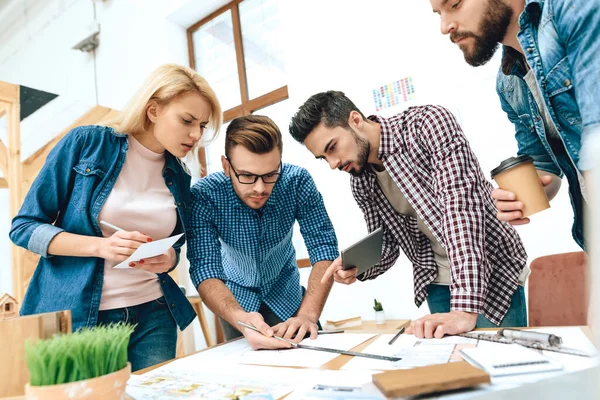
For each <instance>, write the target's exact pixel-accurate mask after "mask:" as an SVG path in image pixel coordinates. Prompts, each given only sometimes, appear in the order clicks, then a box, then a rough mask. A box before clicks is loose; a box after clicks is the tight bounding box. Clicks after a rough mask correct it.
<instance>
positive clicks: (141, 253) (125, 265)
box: [113, 233, 183, 269]
mask: <svg viewBox="0 0 600 400" xmlns="http://www.w3.org/2000/svg"><path fill="white" fill-rule="evenodd" d="M182 236H183V233H181V234H179V235H175V236H171V237H168V238H165V239H160V240H157V241H154V242H150V243H144V244H142V245H141V246H140V247H138V248H137V250H136V251H135V252H134V253H133V254H132V255H130V256H129V258H128V259H127V260H125V261H123V262H121V263H119V264H117V265H115V266H114V267H113V268H119V269H129V268H132V267H130V266H129V263H130V262H134V261H140V260H143V259H145V258H150V257H156V256H159V255H161V254H164V253H166V252H167V250H169V249H170V248H171V247H173V245H174V244H175V243H177V241H178V240H179V238H180V237H182Z"/></svg>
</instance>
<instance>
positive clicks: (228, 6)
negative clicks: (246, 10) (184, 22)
mask: <svg viewBox="0 0 600 400" xmlns="http://www.w3.org/2000/svg"><path fill="white" fill-rule="evenodd" d="M240 2H241V1H239V0H238V1H232V2H231V3H228V4H225V5H224V6H223V7H221V8H219V9H217V10H216V11H214V12H212V13H210V14H209V15H207V16H206V17H204V18H202V19H201V20H200V21H198V22H196V23H195V24H194V25H192V26H190V27H189V28H187V31H188V33H194V32H196V31H197V30H198V29H200V27H201V26H202V25H204V24H206V23H207V22H209V21H212V20H213V19H215V18H217V17H218V16H219V15H221V14H223V13H224V12H226V11H227V10H230V9H231V8H232V7H233V6H234V4H237V3H240Z"/></svg>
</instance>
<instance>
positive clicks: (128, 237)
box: [99, 221, 177, 274]
mask: <svg viewBox="0 0 600 400" xmlns="http://www.w3.org/2000/svg"><path fill="white" fill-rule="evenodd" d="M100 224H102V225H104V226H106V227H108V228H110V229H112V230H114V231H115V233H114V234H113V235H111V236H109V237H107V238H102V239H103V242H102V245H101V247H100V249H99V257H100V258H104V259H105V260H109V261H113V262H115V263H120V262H122V261H125V260H127V259H128V258H129V256H130V255H132V254H133V253H134V252H135V251H136V250H137V248H138V247H140V246H141V245H142V244H144V243H148V242H151V241H152V238H151V237H150V236H147V235H144V234H143V233H140V232H137V231H136V232H128V231H125V230H124V229H121V228H119V227H118V226H115V225H113V224H110V223H108V222H106V221H100ZM176 259H177V257H176V255H175V250H174V249H173V248H170V249H169V251H167V252H166V253H164V254H161V255H159V256H156V257H149V258H146V259H143V260H136V261H134V262H131V263H129V266H130V267H135V268H139V269H143V270H146V271H148V272H154V273H157V274H160V273H163V272H168V271H169V270H170V269H171V268H173V266H174V265H175V261H176Z"/></svg>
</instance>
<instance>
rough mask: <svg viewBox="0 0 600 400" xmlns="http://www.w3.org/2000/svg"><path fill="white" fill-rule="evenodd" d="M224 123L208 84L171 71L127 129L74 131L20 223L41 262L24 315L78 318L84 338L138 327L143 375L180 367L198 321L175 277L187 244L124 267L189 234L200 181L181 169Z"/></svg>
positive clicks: (18, 231)
mask: <svg viewBox="0 0 600 400" xmlns="http://www.w3.org/2000/svg"><path fill="white" fill-rule="evenodd" d="M221 120H222V116H221V107H220V105H219V102H218V100H217V97H216V95H215V93H214V91H213V90H212V89H211V87H210V86H209V85H208V83H207V82H206V80H204V79H203V78H202V77H201V76H199V75H198V74H197V73H196V72H195V71H194V70H192V69H190V68H187V67H183V66H179V65H173V64H169V65H163V66H161V67H159V68H158V69H157V70H155V71H154V72H153V73H152V74H151V75H150V77H149V78H148V80H147V81H146V82H145V83H144V85H143V86H142V87H141V89H140V90H139V91H138V93H137V94H136V95H135V96H134V97H133V99H132V100H131V102H130V103H129V104H128V106H127V107H126V108H125V110H124V111H123V112H122V113H121V114H120V117H119V118H118V119H117V120H115V121H113V122H112V123H110V124H109V125H108V126H82V127H78V128H75V129H73V130H72V131H70V132H69V133H68V134H67V135H66V136H65V137H64V138H63V139H62V140H61V141H60V142H59V143H58V144H57V145H56V147H55V148H54V149H53V150H52V152H51V153H50V155H49V156H48V158H47V160H46V163H45V165H44V167H43V168H42V170H41V171H40V173H39V175H38V177H37V178H36V180H35V182H34V183H33V185H32V186H31V189H30V190H29V192H28V193H27V196H26V197H25V201H24V203H23V207H22V208H21V210H20V211H19V213H18V215H17V216H16V217H15V218H14V220H13V222H12V228H11V231H10V238H11V240H12V241H13V242H14V243H15V244H16V245H18V246H21V247H24V248H26V249H28V250H30V251H32V252H34V253H37V254H40V255H41V258H40V261H39V264H38V266H37V268H36V270H35V272H34V274H33V277H32V279H31V282H30V284H29V287H28V290H27V293H26V295H25V299H24V302H23V306H22V308H21V311H20V312H21V314H22V315H29V314H37V313H43V312H49V311H57V310H65V309H69V310H71V313H72V320H73V329H78V328H82V327H93V326H96V325H99V324H109V323H111V322H118V321H126V322H129V323H132V324H137V326H136V328H135V331H134V333H133V335H132V336H131V340H130V343H129V349H128V353H129V354H128V355H129V360H130V362H131V363H132V369H133V370H134V371H135V370H139V369H142V368H145V367H147V366H150V365H153V364H156V363H159V362H162V361H165V360H168V359H171V358H173V357H175V347H176V341H177V326H179V328H180V329H181V330H183V329H184V328H185V327H186V326H188V325H189V324H190V323H191V322H192V321H193V319H194V318H195V316H196V314H195V312H194V310H193V308H192V307H191V305H190V304H189V302H188V301H187V299H186V297H185V295H184V294H183V292H182V291H181V290H180V289H179V287H178V286H177V284H176V283H175V282H174V281H173V280H172V279H171V277H170V276H169V275H168V272H169V271H171V270H173V269H174V268H175V267H176V265H177V263H178V261H179V252H180V250H179V249H180V247H181V245H182V244H183V242H184V240H185V239H184V238H185V236H183V237H182V238H181V239H180V240H179V241H178V242H177V243H176V244H175V245H174V246H173V248H171V249H169V251H167V252H166V253H165V254H162V255H160V256H156V257H152V258H147V259H143V260H137V261H136V262H133V263H130V264H129V267H130V268H126V269H117V268H113V267H114V266H115V265H117V264H119V263H120V262H122V261H124V260H126V259H127V258H128V257H129V256H130V255H131V254H132V253H133V252H134V251H135V250H136V249H137V248H138V247H139V246H140V245H141V244H143V243H147V242H150V241H152V240H157V239H163V238H166V237H169V236H172V235H174V234H179V233H183V232H184V229H185V227H186V225H187V223H188V220H189V213H190V206H191V205H190V175H189V172H188V170H187V169H186V168H185V167H184V165H183V164H182V163H181V161H180V160H179V159H180V158H183V157H186V156H188V155H189V154H190V153H193V150H194V149H195V148H196V147H197V144H198V143H199V141H200V139H201V138H202V136H203V133H204V130H205V129H206V128H207V126H208V125H210V127H211V130H212V131H213V132H214V134H215V135H216V133H218V130H219V128H220V125H221ZM101 220H104V221H106V222H108V223H110V224H112V225H114V226H117V227H119V228H120V229H121V230H114V229H111V228H110V227H108V226H106V225H104V224H100V223H99V222H100V221H101Z"/></svg>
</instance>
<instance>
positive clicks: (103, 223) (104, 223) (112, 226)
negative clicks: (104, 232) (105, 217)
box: [100, 221, 124, 232]
mask: <svg viewBox="0 0 600 400" xmlns="http://www.w3.org/2000/svg"><path fill="white" fill-rule="evenodd" d="M100 223H101V224H102V225H104V226H108V227H109V228H111V229H114V230H115V231H117V232H118V231H123V230H124V229H121V228H119V227H118V226H115V225H113V224H109V223H108V222H106V221H100Z"/></svg>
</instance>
